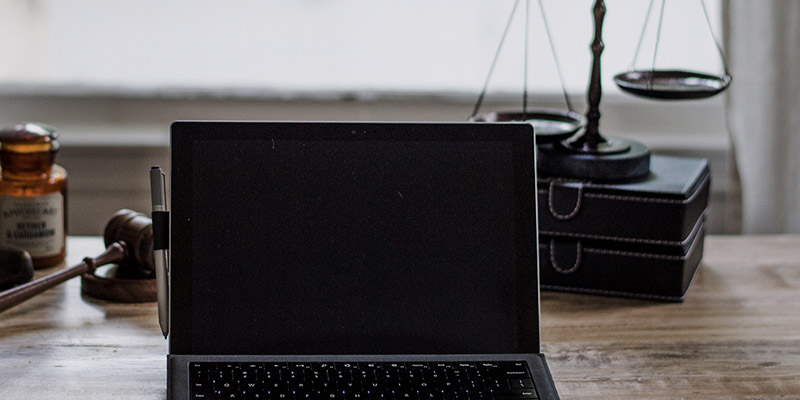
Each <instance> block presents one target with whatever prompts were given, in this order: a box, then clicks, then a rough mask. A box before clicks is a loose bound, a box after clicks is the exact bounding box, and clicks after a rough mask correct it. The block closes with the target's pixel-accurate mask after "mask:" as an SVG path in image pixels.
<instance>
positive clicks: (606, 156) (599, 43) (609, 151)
mask: <svg viewBox="0 0 800 400" xmlns="http://www.w3.org/2000/svg"><path fill="white" fill-rule="evenodd" d="M593 13H594V25H595V30H594V41H593V42H592V74H591V80H590V83H589V92H588V96H587V97H588V102H589V111H588V112H587V113H586V118H587V124H586V127H585V128H584V129H583V131H582V132H581V133H580V134H579V136H577V137H575V138H573V139H568V140H564V141H561V142H557V143H553V144H549V145H540V146H539V152H538V154H537V157H538V162H537V164H538V166H539V169H540V170H541V171H542V172H543V173H545V174H547V175H553V176H561V177H570V178H579V179H587V180H602V181H620V180H631V179H636V178H642V177H644V176H647V175H648V174H649V173H650V149H648V148H647V146H645V145H644V144H642V143H639V142H637V141H634V140H630V139H624V138H617V137H609V138H605V137H603V136H602V135H601V134H600V129H599V126H600V98H601V97H602V93H603V88H602V85H601V83H600V55H601V54H602V53H603V48H604V44H603V39H602V31H603V20H604V19H605V14H606V7H605V2H604V1H603V0H596V1H595V4H594V10H593Z"/></svg>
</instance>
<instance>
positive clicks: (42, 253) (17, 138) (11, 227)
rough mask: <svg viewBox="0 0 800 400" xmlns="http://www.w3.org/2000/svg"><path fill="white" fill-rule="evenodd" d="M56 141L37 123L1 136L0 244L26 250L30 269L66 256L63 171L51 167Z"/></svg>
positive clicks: (49, 130)
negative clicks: (29, 259) (30, 260)
mask: <svg viewBox="0 0 800 400" xmlns="http://www.w3.org/2000/svg"><path fill="white" fill-rule="evenodd" d="M57 138H58V133H57V132H56V131H55V129H53V128H52V127H50V126H47V125H43V124H35V123H21V124H17V125H14V126H12V127H9V128H6V129H3V130H2V131H0V244H2V245H6V246H16V247H20V248H22V249H25V250H27V251H28V253H30V255H31V258H32V259H33V267H34V268H46V267H51V266H54V265H57V264H59V263H61V262H62V261H64V256H65V255H66V246H65V244H66V242H65V240H66V221H67V212H66V211H67V209H66V202H67V171H65V170H64V168H62V167H61V166H59V165H56V164H54V161H55V157H56V153H57V152H58V148H59V144H58V140H56V139H57Z"/></svg>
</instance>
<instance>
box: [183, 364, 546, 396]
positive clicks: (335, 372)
mask: <svg viewBox="0 0 800 400" xmlns="http://www.w3.org/2000/svg"><path fill="white" fill-rule="evenodd" d="M189 376H190V388H191V392H190V393H191V394H190V398H191V399H279V400H301V399H309V400H314V399H316V400H384V399H386V400H405V399H412V400H424V399H437V400H451V399H452V400H490V399H497V400H501V399H536V398H538V397H537V395H536V390H535V387H534V384H533V380H532V379H531V375H530V371H529V370H528V365H527V363H526V362H524V361H503V362H335V363H334V362H331V363H324V362H310V363H300V362H287V363H275V362H264V363H261V362H253V363H244V362H243V363H225V362H191V363H189Z"/></svg>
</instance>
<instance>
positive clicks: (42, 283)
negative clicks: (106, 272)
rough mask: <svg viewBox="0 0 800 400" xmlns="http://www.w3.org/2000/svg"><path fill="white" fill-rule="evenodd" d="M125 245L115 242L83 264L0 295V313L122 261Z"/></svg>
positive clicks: (88, 258) (124, 257) (125, 251)
mask: <svg viewBox="0 0 800 400" xmlns="http://www.w3.org/2000/svg"><path fill="white" fill-rule="evenodd" d="M127 247H128V246H127V245H126V244H125V242H116V243H113V244H111V245H110V246H108V248H106V251H104V252H103V253H102V254H100V255H99V256H97V257H95V258H91V257H86V258H84V259H83V262H82V263H80V264H78V265H76V266H74V267H70V268H67V269H62V270H60V271H58V272H54V273H52V274H50V275H47V276H45V277H42V278H39V279H37V280H35V281H31V282H28V283H26V284H24V285H21V286H17V287H15V288H13V289H9V290H6V291H5V292H3V293H0V312H3V311H5V310H7V309H9V308H11V307H14V306H15V305H17V304H20V303H22V302H23V301H25V300H28V299H30V298H31V297H34V296H36V295H37V294H39V293H42V292H44V291H45V290H47V289H50V288H51V287H53V286H56V285H58V284H60V283H63V282H65V281H67V280H69V279H72V278H74V277H76V276H79V275H83V274H85V273H87V272H94V269H95V268H96V267H99V266H101V265H106V264H110V263H114V262H119V261H123V260H125V259H126V257H127V253H128V250H127Z"/></svg>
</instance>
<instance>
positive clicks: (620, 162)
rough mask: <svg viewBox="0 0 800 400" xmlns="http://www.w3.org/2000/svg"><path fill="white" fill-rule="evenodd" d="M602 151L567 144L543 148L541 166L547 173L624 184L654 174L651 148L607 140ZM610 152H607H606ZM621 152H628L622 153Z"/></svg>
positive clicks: (539, 158) (602, 146) (615, 139)
mask: <svg viewBox="0 0 800 400" xmlns="http://www.w3.org/2000/svg"><path fill="white" fill-rule="evenodd" d="M606 140H607V143H605V144H602V145H601V146H600V147H599V149H600V151H597V150H594V151H591V150H586V149H583V148H574V147H573V146H570V144H569V143H567V142H560V143H555V144H551V145H539V146H538V147H539V152H538V154H537V157H538V160H537V165H538V167H539V170H540V171H541V172H542V173H544V174H546V175H552V176H559V177H567V178H578V179H584V180H593V181H623V180H631V179H636V178H642V177H644V176H647V174H649V173H650V149H648V148H647V146H645V145H643V144H641V143H639V142H637V141H634V140H629V139H623V138H616V137H607V138H606ZM604 148H606V150H609V151H603V149H604ZM620 149H626V150H622V151H620Z"/></svg>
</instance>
